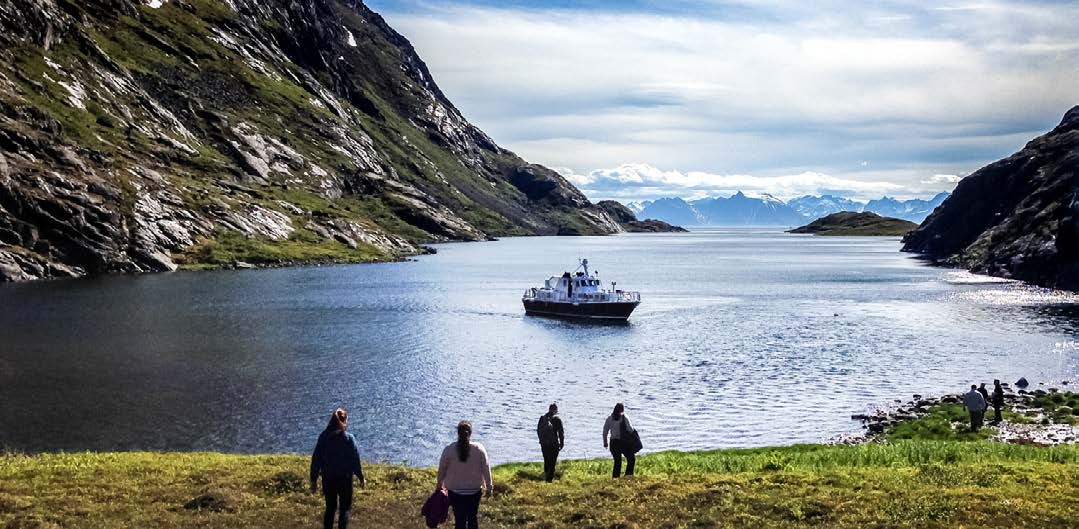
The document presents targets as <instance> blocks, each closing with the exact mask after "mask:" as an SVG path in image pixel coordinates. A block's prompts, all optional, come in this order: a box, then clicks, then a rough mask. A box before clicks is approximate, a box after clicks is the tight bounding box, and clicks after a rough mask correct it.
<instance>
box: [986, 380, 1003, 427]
mask: <svg viewBox="0 0 1079 529" xmlns="http://www.w3.org/2000/svg"><path fill="white" fill-rule="evenodd" d="M989 402H992V403H993V424H1000V421H1002V420H1003V418H1002V417H1001V416H1000V409H1001V408H1003V407H1004V387H1003V386H1001V385H1000V380H994V381H993V397H992V398H990V399H989Z"/></svg>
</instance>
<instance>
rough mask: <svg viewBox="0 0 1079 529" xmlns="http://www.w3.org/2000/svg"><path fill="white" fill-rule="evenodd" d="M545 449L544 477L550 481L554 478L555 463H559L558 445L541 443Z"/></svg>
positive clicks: (541, 447)
mask: <svg viewBox="0 0 1079 529" xmlns="http://www.w3.org/2000/svg"><path fill="white" fill-rule="evenodd" d="M540 450H542V451H543V477H544V478H545V479H546V480H547V483H550V482H551V481H553V480H554V469H555V465H557V464H558V445H540Z"/></svg>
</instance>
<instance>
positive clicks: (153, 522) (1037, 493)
mask: <svg viewBox="0 0 1079 529" xmlns="http://www.w3.org/2000/svg"><path fill="white" fill-rule="evenodd" d="M638 468H639V473H638V476H636V477H635V478H632V479H622V480H613V479H611V478H610V476H609V474H608V472H609V462H608V461H607V460H605V459H600V460H590V461H572V462H568V463H566V464H563V465H562V466H561V470H562V474H561V476H560V479H559V480H558V481H556V482H555V483H554V484H550V485H548V484H546V483H544V482H543V481H542V480H541V479H540V465H539V464H535V463H528V464H511V465H503V466H500V467H498V468H497V469H496V470H495V482H496V495H495V498H494V499H492V500H487V501H486V502H485V504H484V506H483V507H482V512H481V519H482V522H481V523H482V525H483V526H484V527H487V528H490V527H496V528H497V527H526V528H537V529H538V528H546V529H560V528H567V529H568V528H604V529H607V528H653V529H656V528H708V527H790V528H795V527H850V528H859V529H861V528H865V527H897V528H898V527H968V528H975V527H985V528H994V529H996V528H1001V527H1023V528H1058V527H1059V528H1064V527H1069V526H1074V525H1072V524H1074V522H1075V520H1079V447H1076V446H1075V445H1070V446H1059V447H1054V448H1036V447H1029V446H1018V445H1005V444H997V443H988V442H981V441H978V442H966V443H962V442H937V441H900V442H896V443H895V444H890V445H878V444H868V445H860V446H819V445H812V446H794V447H786V448H776V449H756V450H721V451H710V452H695V453H676V452H666V453H659V454H648V455H644V456H642V457H641V458H640V460H639V462H638ZM306 471H307V458H306V457H304V456H292V455H273V456H241V455H221V454H176V453H170V454H147V453H121V454H47V455H38V456H29V457H27V456H8V457H4V458H0V527H4V528H28V527H41V528H45V527H48V528H53V527H110V528H128V527H132V528H133V527H159V528H180V527H192V528H194V527H199V528H217V527H220V528H225V527H228V528H237V527H238V528H251V527H274V528H292V527H295V528H300V527H315V526H317V525H318V523H319V522H318V520H319V516H320V513H321V503H322V499H321V497H320V496H315V495H311V494H309V493H307V492H306V487H307V484H306V478H305V476H306ZM367 474H368V488H367V489H366V490H363V491H359V490H358V492H357V495H356V508H355V511H354V515H353V520H354V524H355V525H356V526H357V527H383V528H406V527H408V528H414V527H422V522H421V520H420V518H419V508H420V506H421V505H422V502H423V500H424V499H425V498H426V495H427V494H429V493H430V491H431V489H432V487H433V483H434V473H433V470H431V469H413V468H406V467H398V466H388V465H370V466H369V467H368V469H367Z"/></svg>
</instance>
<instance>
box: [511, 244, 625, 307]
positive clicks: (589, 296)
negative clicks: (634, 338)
mask: <svg viewBox="0 0 1079 529" xmlns="http://www.w3.org/2000/svg"><path fill="white" fill-rule="evenodd" d="M616 287H617V284H616V283H613V282H612V283H611V288H610V289H605V288H604V287H603V281H601V280H600V278H599V274H598V273H594V272H591V271H589V269H588V259H581V264H580V266H578V267H577V270H575V271H574V273H572V274H571V273H569V272H566V273H564V274H562V276H561V277H558V276H552V277H551V278H550V279H548V280H546V281H544V284H543V287H542V288H530V289H528V290H526V291H525V293H524V297H522V298H521V301H522V302H523V303H524V306H525V313H526V314H530V315H536V316H550V317H557V318H583V319H597V320H622V321H625V320H627V319H629V315H630V314H632V313H633V309H636V308H637V305H640V304H641V293H640V292H628V291H624V290H619V289H618V288H616Z"/></svg>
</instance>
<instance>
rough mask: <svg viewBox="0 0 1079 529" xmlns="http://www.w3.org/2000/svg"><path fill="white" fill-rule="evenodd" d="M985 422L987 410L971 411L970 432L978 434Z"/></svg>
mask: <svg viewBox="0 0 1079 529" xmlns="http://www.w3.org/2000/svg"><path fill="white" fill-rule="evenodd" d="M984 420H985V410H970V431H972V432H976V431H978V429H979V428H981V427H982V421H984Z"/></svg>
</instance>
